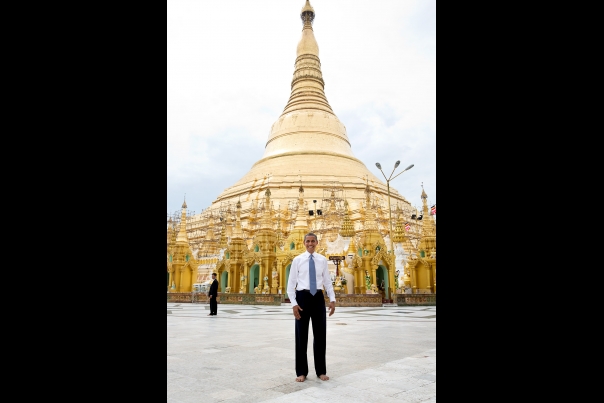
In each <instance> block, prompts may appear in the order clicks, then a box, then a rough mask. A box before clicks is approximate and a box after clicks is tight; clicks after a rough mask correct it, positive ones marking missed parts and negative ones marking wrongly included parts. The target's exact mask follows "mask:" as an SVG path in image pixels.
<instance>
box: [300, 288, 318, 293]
mask: <svg viewBox="0 0 604 403" xmlns="http://www.w3.org/2000/svg"><path fill="white" fill-rule="evenodd" d="M297 291H300V292H307V293H309V294H310V290H297ZM317 291H323V290H322V289H321V288H318V289H317Z"/></svg>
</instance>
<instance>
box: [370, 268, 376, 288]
mask: <svg viewBox="0 0 604 403" xmlns="http://www.w3.org/2000/svg"><path fill="white" fill-rule="evenodd" d="M377 268H378V267H377V266H375V268H373V269H371V284H375V285H377V284H376V283H377V275H376V274H377V273H376V271H377Z"/></svg>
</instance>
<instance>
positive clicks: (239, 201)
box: [237, 200, 241, 209]
mask: <svg viewBox="0 0 604 403" xmlns="http://www.w3.org/2000/svg"><path fill="white" fill-rule="evenodd" d="M237 208H238V209H239V208H241V200H237Z"/></svg>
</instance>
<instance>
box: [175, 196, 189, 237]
mask: <svg viewBox="0 0 604 403" xmlns="http://www.w3.org/2000/svg"><path fill="white" fill-rule="evenodd" d="M176 242H186V243H187V244H188V243H189V238H188V237H187V202H186V201H184V202H183V203H182V212H181V214H180V229H179V231H178V235H177V236H176Z"/></svg>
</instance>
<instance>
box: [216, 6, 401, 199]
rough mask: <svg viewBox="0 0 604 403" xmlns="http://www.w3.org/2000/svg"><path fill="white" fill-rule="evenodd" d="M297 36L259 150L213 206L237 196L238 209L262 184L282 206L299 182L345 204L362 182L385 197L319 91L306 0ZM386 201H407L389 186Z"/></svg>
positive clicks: (313, 194) (358, 194)
mask: <svg viewBox="0 0 604 403" xmlns="http://www.w3.org/2000/svg"><path fill="white" fill-rule="evenodd" d="M300 17H301V18H302V22H303V27H302V37H301V38H300V41H299V42H298V47H297V49H296V59H295V68H294V74H293V78H292V82H291V95H290V97H289V101H288V102H287V104H286V105H285V108H284V110H283V113H281V116H279V118H278V119H277V120H276V121H275V123H273V125H272V126H271V128H270V133H269V136H268V139H267V142H266V146H265V150H264V155H262V157H261V158H260V159H259V160H258V161H257V162H256V163H255V164H254V165H253V166H252V168H251V169H250V170H249V172H248V173H246V174H245V175H244V176H243V177H242V178H241V179H239V181H237V182H236V183H235V184H234V185H232V186H230V187H228V188H226V189H225V190H224V191H223V192H222V193H221V194H220V195H218V197H217V198H216V200H215V201H214V202H213V204H212V207H211V208H217V207H218V206H220V205H221V204H223V205H224V203H225V202H230V203H231V204H232V205H234V204H235V203H236V202H237V201H239V200H240V201H241V203H243V204H244V208H245V207H246V206H247V205H249V204H250V203H251V202H252V200H254V199H261V198H262V192H263V191H264V190H265V189H266V187H267V186H270V189H271V193H272V195H271V199H272V200H273V202H274V203H276V204H278V205H281V206H284V205H287V203H288V201H290V200H292V199H293V200H295V199H297V197H298V187H299V186H300V183H302V184H303V185H304V190H305V197H306V198H308V199H311V200H312V199H320V198H322V196H323V189H324V188H325V187H326V186H329V185H334V184H335V186H336V187H338V188H340V189H342V190H343V191H344V194H345V196H346V199H347V200H348V202H349V203H350V204H351V208H353V209H356V208H358V207H359V204H360V203H361V202H363V201H364V200H365V196H364V193H363V192H364V189H365V186H366V185H367V183H369V185H371V187H372V188H373V189H374V191H375V192H376V193H377V194H381V195H382V196H383V197H386V196H385V195H386V194H387V190H386V185H385V184H384V183H383V182H382V181H380V180H379V179H378V178H377V177H376V176H375V175H373V174H372V173H371V172H370V171H369V170H368V169H367V167H366V166H365V164H363V162H362V161H360V160H359V159H357V158H356V157H355V156H354V154H353V152H352V149H351V144H350V141H349V139H348V136H347V134H346V127H345V126H344V123H342V122H341V121H340V120H339V119H338V117H337V116H336V114H335V113H334V111H333V110H332V109H331V106H330V105H329V102H328V100H327V97H326V96H325V91H324V87H325V82H324V80H323V74H322V73H321V61H320V59H319V45H318V44H317V40H316V39H315V35H314V30H313V21H314V18H315V12H314V9H313V8H312V7H311V5H310V2H309V1H308V0H307V1H306V4H305V5H304V7H303V8H302V11H301V13H300ZM390 197H391V199H392V202H393V203H394V202H396V201H399V202H401V203H405V204H407V205H408V204H409V203H408V202H407V200H406V199H405V198H404V197H402V196H401V195H400V194H399V193H398V192H397V191H396V190H395V189H392V188H391V189H390Z"/></svg>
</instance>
